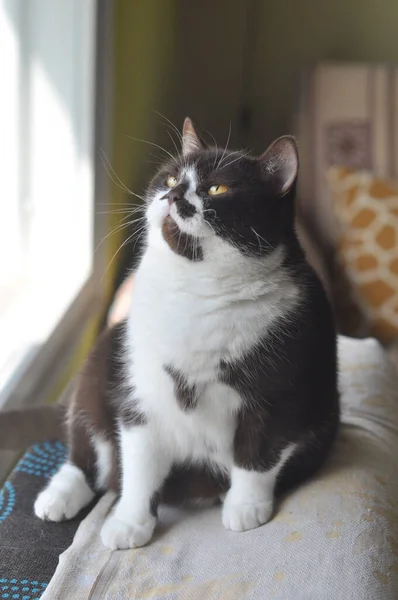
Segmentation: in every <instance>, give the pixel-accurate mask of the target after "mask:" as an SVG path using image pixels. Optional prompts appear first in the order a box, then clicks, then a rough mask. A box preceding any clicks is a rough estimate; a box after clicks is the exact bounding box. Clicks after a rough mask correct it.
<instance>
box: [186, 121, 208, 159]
mask: <svg viewBox="0 0 398 600" xmlns="http://www.w3.org/2000/svg"><path fill="white" fill-rule="evenodd" d="M203 148H204V146H203V144H202V142H201V140H200V137H199V136H198V134H197V133H196V131H195V127H194V126H193V123H192V121H191V119H189V118H188V117H186V119H185V121H184V125H183V128H182V154H183V156H187V155H188V154H191V153H192V152H198V151H199V150H203Z"/></svg>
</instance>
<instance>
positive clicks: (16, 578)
mask: <svg viewBox="0 0 398 600" xmlns="http://www.w3.org/2000/svg"><path fill="white" fill-rule="evenodd" d="M65 454H66V448H65V446H63V445H62V444H60V443H49V442H46V443H44V444H37V445H35V446H33V447H32V448H31V449H30V450H29V451H28V452H27V453H26V454H25V456H24V457H23V458H22V459H21V460H20V461H19V463H18V465H17V466H16V468H15V469H14V471H13V473H12V474H11V476H10V477H9V479H8V480H7V481H6V483H5V484H4V486H3V488H2V490H1V491H0V599H3V598H4V599H9V600H11V599H14V600H37V599H38V598H40V596H41V595H42V593H43V591H44V589H45V588H46V586H47V584H48V582H49V581H50V579H51V577H52V575H53V573H54V571H55V569H56V567H57V564H58V557H59V554H60V553H61V552H63V551H64V550H65V549H66V548H68V546H69V545H70V544H71V542H72V540H73V537H74V534H75V532H76V529H77V527H78V524H79V522H80V521H81V519H82V518H84V516H85V515H84V513H83V514H82V515H80V516H79V517H78V518H77V519H74V520H73V521H70V522H69V523H65V524H63V525H61V526H59V525H58V524H57V523H43V521H40V520H39V519H37V518H36V517H35V515H34V514H33V502H34V500H35V497H36V495H37V494H38V492H39V491H40V490H41V488H43V487H44V486H45V485H46V483H47V481H48V479H49V478H50V477H51V475H53V474H54V473H55V471H56V470H57V469H58V467H59V465H60V464H61V463H62V462H63V461H64V458H65Z"/></svg>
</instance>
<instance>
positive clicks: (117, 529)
mask: <svg viewBox="0 0 398 600" xmlns="http://www.w3.org/2000/svg"><path fill="white" fill-rule="evenodd" d="M155 526H156V518H155V517H153V516H152V515H148V516H147V518H146V519H145V520H144V521H143V522H141V523H135V522H132V523H131V522H129V521H125V520H123V519H120V518H119V517H118V516H117V515H116V514H111V515H109V517H108V518H107V520H106V521H105V523H104V524H103V526H102V529H101V540H102V543H103V544H104V546H106V547H107V548H110V550H126V549H127V548H140V547H141V546H145V544H147V543H148V542H149V540H150V539H151V537H152V535H153V532H154V529H155Z"/></svg>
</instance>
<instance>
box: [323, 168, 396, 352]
mask: <svg viewBox="0 0 398 600" xmlns="http://www.w3.org/2000/svg"><path fill="white" fill-rule="evenodd" d="M327 180H328V185H329V189H330V192H331V194H332V198H331V201H332V202H331V204H332V206H333V209H334V214H335V217H336V221H337V230H338V232H339V236H338V243H337V253H336V259H337V262H338V264H339V266H340V268H341V269H342V270H343V272H344V275H345V276H346V278H347V279H348V281H349V282H350V284H351V285H352V288H353V292H354V295H355V300H356V302H357V304H358V306H359V308H360V310H361V312H362V313H363V315H364V316H365V318H366V319H367V321H368V325H369V331H370V333H371V334H372V335H374V336H375V337H377V338H378V339H380V340H381V341H383V342H386V343H388V342H391V341H392V340H395V339H398V184H394V183H390V182H387V181H384V180H382V179H380V178H376V177H374V176H373V175H372V174H370V173H368V172H364V171H357V170H354V169H347V168H344V167H333V168H331V169H330V170H329V171H328V174H327Z"/></svg>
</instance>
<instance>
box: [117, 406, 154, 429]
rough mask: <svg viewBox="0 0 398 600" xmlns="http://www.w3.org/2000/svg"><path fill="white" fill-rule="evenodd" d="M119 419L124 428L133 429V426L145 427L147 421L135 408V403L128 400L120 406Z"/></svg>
mask: <svg viewBox="0 0 398 600" xmlns="http://www.w3.org/2000/svg"><path fill="white" fill-rule="evenodd" d="M119 419H120V421H121V423H123V425H124V426H125V427H133V426H134V425H146V424H147V422H148V420H147V418H146V415H144V414H143V413H142V412H140V410H139V409H138V408H137V403H136V402H134V401H132V400H128V401H127V402H126V401H124V403H123V404H122V405H121V406H120V411H119Z"/></svg>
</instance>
